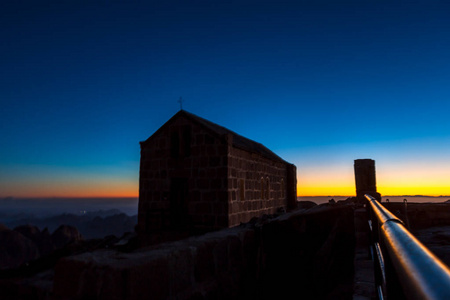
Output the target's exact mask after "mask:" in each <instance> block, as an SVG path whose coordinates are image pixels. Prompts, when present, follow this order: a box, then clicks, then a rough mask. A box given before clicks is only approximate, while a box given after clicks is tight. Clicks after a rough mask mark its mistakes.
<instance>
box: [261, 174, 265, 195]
mask: <svg viewBox="0 0 450 300" xmlns="http://www.w3.org/2000/svg"><path fill="white" fill-rule="evenodd" d="M264 185H265V182H264V177H261V199H264Z"/></svg>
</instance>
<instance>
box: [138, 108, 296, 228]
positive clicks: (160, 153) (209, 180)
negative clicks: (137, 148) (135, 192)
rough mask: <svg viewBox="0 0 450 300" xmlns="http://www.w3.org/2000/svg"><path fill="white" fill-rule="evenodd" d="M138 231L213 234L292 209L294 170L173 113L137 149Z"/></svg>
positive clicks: (258, 148) (226, 133) (253, 145)
mask: <svg viewBox="0 0 450 300" xmlns="http://www.w3.org/2000/svg"><path fill="white" fill-rule="evenodd" d="M140 144H141V163H140V174H139V214H138V226H137V231H138V232H139V233H150V232H152V231H159V230H162V229H200V230H214V229H220V228H225V227H232V226H235V225H239V224H240V223H241V222H248V221H249V220H250V219H251V218H253V217H259V216H261V215H263V214H273V213H276V212H277V211H278V210H289V209H291V208H294V207H295V206H296V200H297V188H296V185H297V179H296V167H295V165H293V164H290V163H288V162H286V161H284V160H283V159H281V158H280V157H279V156H277V155H276V154H275V153H273V152H272V151H270V150H269V149H267V148H266V147H265V146H263V145H262V144H259V143H257V142H254V141H252V140H250V139H247V138H245V137H243V136H240V135H238V134H236V133H234V132H232V131H230V130H228V129H226V128H224V127H222V126H219V125H217V124H214V123H212V122H210V121H207V120H205V119H203V118H200V117H198V116H195V115H193V114H191V113H188V112H186V111H184V110H180V111H179V112H178V113H177V114H175V115H174V116H173V117H172V118H171V119H170V120H169V121H167V122H166V123H165V124H164V125H163V126H162V127H161V128H159V129H158V130H157V131H156V132H155V133H154V134H153V135H152V136H151V137H149V138H148V139H147V140H146V141H144V142H141V143H140Z"/></svg>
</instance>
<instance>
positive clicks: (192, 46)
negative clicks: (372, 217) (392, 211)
mask: <svg viewBox="0 0 450 300" xmlns="http://www.w3.org/2000/svg"><path fill="white" fill-rule="evenodd" d="M125 2H127V3H125ZM0 70H1V72H0V76H1V80H0V101H1V106H0V112H1V115H0V197H5V196H15V197H31V196H36V197H49V196H73V197H75V196H91V197H92V196H105V197H112V196H137V195H138V179H139V158H140V153H139V141H143V140H145V139H147V138H148V137H149V136H150V135H151V134H153V133H154V132H155V131H156V130H157V129H158V128H159V127H160V126H161V125H162V124H163V123H164V122H165V121H167V120H168V119H169V118H170V117H171V116H172V115H174V114H175V113H176V112H177V111H178V110H179V104H178V103H177V100H178V99H179V97H180V96H182V97H183V99H184V102H183V108H184V109H186V110H187V111H189V112H191V113H194V114H196V115H198V116H201V117H203V118H206V119H209V120H211V121H213V122H215V123H217V124H220V125H222V126H225V127H227V128H229V129H231V130H233V131H235V132H237V133H239V134H241V135H244V136H246V137H248V138H251V139H253V140H255V141H258V142H260V143H262V144H264V145H265V146H267V147H269V148H270V149H272V150H273V151H274V152H275V153H277V154H278V155H280V156H281V157H283V158H284V159H285V160H287V161H289V162H292V163H294V164H295V165H296V166H297V180H298V194H299V195H303V196H306V195H354V194H355V191H354V190H355V188H354V175H353V160H354V159H358V158H372V159H375V160H376V169H377V183H378V190H379V192H381V193H382V194H384V195H403V194H428V195H450V121H449V112H450V3H449V2H447V1H432V0H431V1H415V2H414V3H412V2H411V1H360V0H359V1H245V0H244V1H226V2H225V1H103V3H102V4H93V3H91V1H52V2H48V1H1V4H0Z"/></svg>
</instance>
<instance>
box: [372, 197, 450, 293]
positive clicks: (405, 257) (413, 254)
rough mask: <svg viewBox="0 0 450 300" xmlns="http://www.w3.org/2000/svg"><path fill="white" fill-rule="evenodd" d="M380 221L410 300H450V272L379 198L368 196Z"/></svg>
mask: <svg viewBox="0 0 450 300" xmlns="http://www.w3.org/2000/svg"><path fill="white" fill-rule="evenodd" d="M365 197H366V198H367V200H369V203H370V206H371V208H372V210H373V212H374V214H375V216H376V217H377V219H378V226H379V229H380V230H379V233H380V236H379V238H380V240H382V243H383V246H384V248H385V249H386V250H387V254H388V257H389V259H390V261H391V262H392V265H393V266H394V269H395V272H396V274H397V278H398V280H399V281H400V284H401V285H402V289H403V292H404V294H405V296H406V297H407V298H408V299H450V270H449V268H448V267H447V266H446V265H445V264H444V263H442V262H441V260H440V259H439V258H437V257H436V256H435V255H434V254H433V253H431V252H430V251H429V250H428V249H427V248H426V247H425V246H424V245H423V244H422V243H421V242H420V241H419V240H417V238H415V237H414V236H413V235H412V234H411V233H410V232H409V231H408V230H407V229H406V228H405V226H404V224H403V222H402V221H401V220H400V219H398V218H397V217H396V216H394V215H393V214H392V213H391V212H389V211H388V210H387V209H386V208H384V207H383V206H382V205H381V204H380V203H379V202H378V201H377V200H376V199H374V198H373V197H372V196H370V195H365Z"/></svg>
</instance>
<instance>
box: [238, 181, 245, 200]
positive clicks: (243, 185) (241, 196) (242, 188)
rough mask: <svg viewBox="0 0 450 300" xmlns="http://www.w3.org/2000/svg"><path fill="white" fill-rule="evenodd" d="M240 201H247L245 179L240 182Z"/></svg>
mask: <svg viewBox="0 0 450 300" xmlns="http://www.w3.org/2000/svg"><path fill="white" fill-rule="evenodd" d="M239 199H240V200H241V201H244V200H245V181H244V179H241V180H239Z"/></svg>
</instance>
